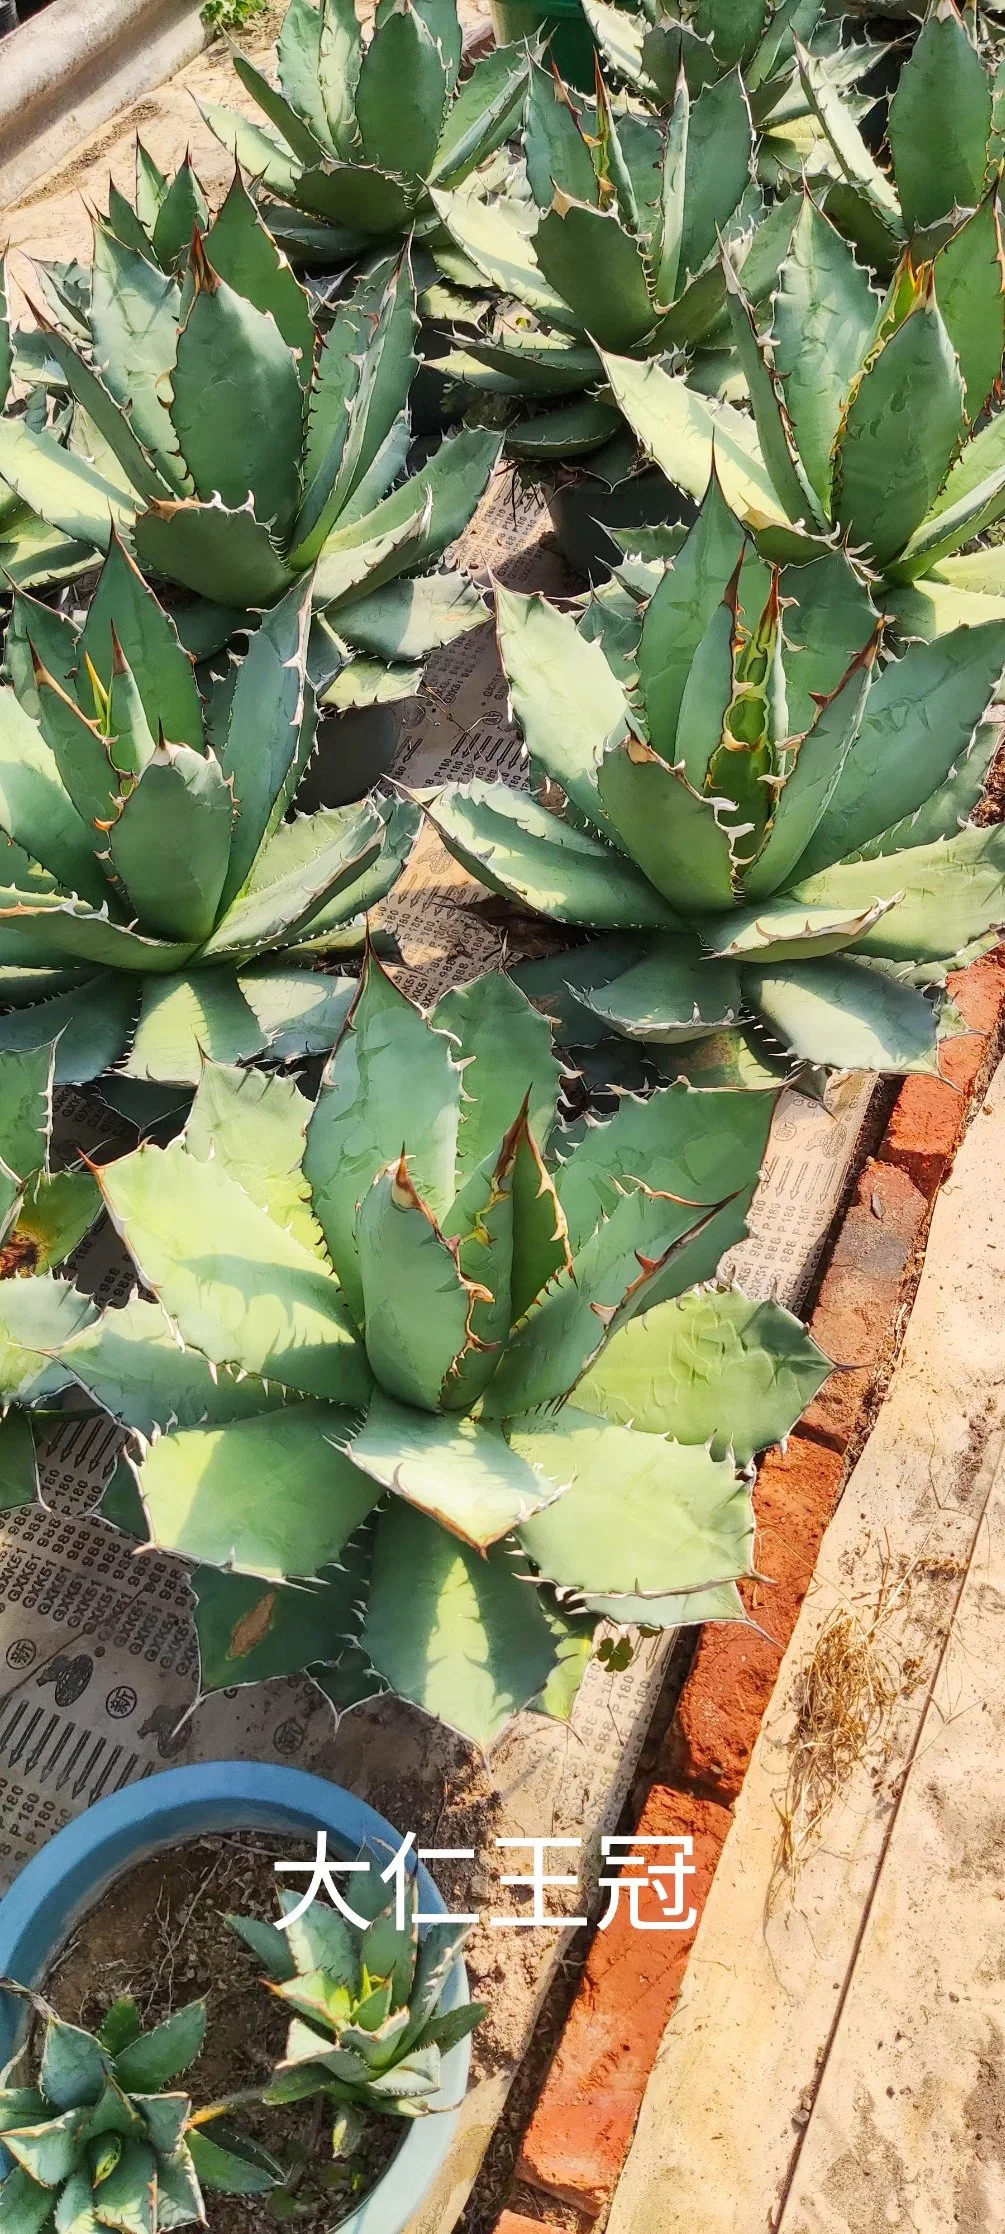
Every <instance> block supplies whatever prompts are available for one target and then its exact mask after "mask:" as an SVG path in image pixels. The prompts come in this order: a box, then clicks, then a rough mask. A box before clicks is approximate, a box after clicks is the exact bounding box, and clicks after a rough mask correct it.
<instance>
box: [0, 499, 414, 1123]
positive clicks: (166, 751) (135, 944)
mask: <svg viewBox="0 0 1005 2234" xmlns="http://www.w3.org/2000/svg"><path fill="white" fill-rule="evenodd" d="M310 625H311V579H310V576H309V575H307V576H305V577H304V579H303V581H302V582H300V583H298V584H295V586H294V587H293V589H291V590H289V591H287V593H286V595H285V597H283V598H282V599H281V600H280V602H279V604H278V605H276V606H274V607H273V609H272V611H271V612H270V613H268V614H266V616H265V618H264V619H263V621H262V623H261V625H260V627H259V628H258V629H257V630H256V632H255V633H254V634H253V636H252V638H251V643H250V648H249V650H248V652H247V655H246V657H245V658H244V660H243V661H242V662H241V664H240V665H239V666H238V667H237V668H236V669H233V670H231V671H230V672H229V674H228V677H227V679H226V683H225V686H224V687H223V688H222V689H221V690H220V691H219V692H218V693H217V695H216V698H215V700H214V701H213V702H212V703H211V706H210V713H209V726H208V727H207V716H206V714H205V713H204V710H203V705H202V702H201V700H200V696H199V691H198V689H197V686H196V681H195V675H194V671H193V666H192V661H191V659H190V658H189V656H188V654H187V653H186V652H185V651H183V649H182V646H181V644H180V643H179V640H178V636H177V633H176V631H175V629H174V626H173V623H172V621H171V619H170V616H169V615H168V614H167V613H166V612H165V611H164V610H163V608H162V607H161V606H160V605H159V604H158V602H157V599H156V598H155V596H154V595H153V592H152V590H151V589H150V588H149V587H148V585H147V584H146V582H145V581H144V580H143V578H142V576H141V575H140V573H139V572H138V570H137V568H136V567H135V566H134V564H133V562H132V560H131V559H130V558H129V556H128V554H127V552H126V551H125V549H124V548H123V545H122V544H121V543H120V542H119V540H118V539H117V537H115V536H114V535H113V537H112V541H111V546H110V549H109V554H108V557H107V559H106V560H105V563H104V566H103V568H102V570H101V575H100V578H99V581H98V586H97V589H96V591H95V595H94V597H93V599H92V602H91V605H90V609H89V611H88V614H87V618H86V620H85V622H84V625H83V627H82V628H78V627H77V626H76V625H75V623H74V622H73V621H71V620H70V619H69V618H68V617H67V616H66V615H64V614H62V613H59V612H56V611H54V610H53V609H52V608H51V607H50V606H47V605H45V604H42V603H40V602H38V601H36V600H35V599H33V598H29V597H28V596H27V595H26V594H25V593H23V592H19V593H18V595H17V597H16V599H15V606H14V617H13V621H12V624H11V628H10V630H9V632H8V639H7V665H8V669H9V671H10V673H11V675H12V677H13V687H11V686H5V687H3V688H0V829H2V831H3V833H4V836H3V845H4V847H5V852H6V860H5V866H4V872H3V885H2V888H0V999H2V1000H3V1001H4V1002H5V1003H7V1004H10V1006H9V1013H8V1014H7V1015H5V1016H4V1017H2V1018H0V1048H11V1049H26V1048H32V1047H37V1046H40V1045H45V1044H48V1043H49V1042H50V1041H52V1040H53V1039H55V1038H56V1035H57V1034H58V1035H59V1038H58V1049H57V1057H56V1077H57V1079H58V1080H59V1081H60V1082H61V1083H64V1082H67V1081H74V1080H75V1081H80V1080H84V1079H90V1078H95V1077H97V1076H98V1075H99V1074H100V1073H101V1072H103V1071H108V1070H111V1069H117V1070H119V1071H121V1072H122V1073H123V1074H124V1076H125V1077H126V1078H128V1079H131V1080H141V1079H146V1080H160V1081H176V1082H177V1081H182V1082H184V1081H188V1082H190V1083H191V1084H194V1083H195V1082H196V1081H197V1079H198V1077H199V1073H200V1068H201V1064H202V1060H203V1057H204V1056H205V1055H213V1054H215V1055H217V1056H222V1057H224V1058H225V1059H226V1060H227V1061H230V1062H236V1061H244V1060H248V1059H251V1058H253V1057H255V1056H261V1055H266V1056H268V1057H269V1058H271V1059H272V1060H273V1061H286V1060H288V1059H292V1058H301V1057H304V1056H306V1055H308V1054H311V1053H318V1052H321V1051H325V1050H327V1049H328V1048H329V1047H330V1046H332V1044H333V1042H334V1039H335V1036H336V1033H337V1030H338V1027H339V1025H340V1024H341V1021H342V1019H343V1017H344V1015H345V1009H346V1006H347V1003H348V1000H349V998H350V995H351V991H352V986H351V983H350V981H349V980H348V979H344V978H338V977H331V976H324V975H319V974H316V973H315V971H314V968H313V963H314V960H315V957H317V956H323V955H325V954H330V953H333V952H338V951H339V950H340V949H341V950H342V951H345V949H346V947H347V945H348V946H349V947H350V948H351V946H352V944H353V939H354V936H355V935H354V934H352V933H350V934H349V935H348V937H347V932H346V926H347V925H349V924H351V923H352V920H353V918H358V917H360V916H361V915H362V913H363V912H364V911H365V910H366V908H368V907H369V906H370V905H371V904H372V903H373V902H374V901H375V900H377V899H378V898H379V897H380V896H381V895H382V894H383V893H384V892H386V891H387V890H388V889H389V887H390V885H391V884H392V883H393V882H394V879H395V877H396V876H397V874H398V871H399V869H400V867H401V865H402V862H403V860H404V858H405V855H406V854H407V852H408V849H409V846H410V843H411V838H412V834H413V820H412V817H411V810H410V809H408V808H407V807H405V808H404V809H403V808H402V807H400V806H399V807H390V806H387V805H376V804H372V803H370V804H364V805H361V806H359V807H353V808H327V809H324V810H323V811H321V812H319V813H317V814H313V815H304V816H300V817H299V818H298V819H296V820H292V821H290V820H286V819H284V817H285V816H286V815H287V811H288V809H289V808H290V806H291V803H292V801H293V799H294V796H295V793H296V789H297V785H298V783H299V781H300V778H301V775H302V773H303V771H304V769H305V767H306V766H307V763H308V761H309V759H310V756H311V753H312V750H313V747H314V737H315V727H316V710H315V704H314V696H313V692H312V689H311V686H310V683H309V680H308V676H307V653H308V641H309V631H310Z"/></svg>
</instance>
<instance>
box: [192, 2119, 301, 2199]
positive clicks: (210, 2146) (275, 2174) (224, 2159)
mask: <svg viewBox="0 0 1005 2234" xmlns="http://www.w3.org/2000/svg"><path fill="white" fill-rule="evenodd" d="M186 2146H187V2148H188V2151H189V2154H190V2156H191V2159H192V2163H193V2165H194V2167H195V2172H196V2176H197V2178H198V2180H199V2183H200V2185H201V2186H202V2187H208V2188H212V2189H214V2191H216V2192H218V2193H219V2194H221V2195H266V2194H268V2191H269V2189H270V2188H274V2187H279V2186H281V2184H282V2174H281V2170H280V2167H279V2166H278V2165H277V2164H273V2166H272V2169H271V2170H269V2169H268V2167H267V2166H266V2165H264V2164H261V2163H257V2162H255V2161H253V2160H252V2159H251V2158H250V2157H246V2156H239V2155H238V2154H237V2152H236V2150H234V2149H225V2148H223V2147H222V2146H221V2144H220V2142H219V2141H211V2140H210V2138H209V2135H208V2133H203V2132H202V2131H201V2130H200V2129H193V2130H190V2131H189V2135H188V2140H187V2143H186Z"/></svg>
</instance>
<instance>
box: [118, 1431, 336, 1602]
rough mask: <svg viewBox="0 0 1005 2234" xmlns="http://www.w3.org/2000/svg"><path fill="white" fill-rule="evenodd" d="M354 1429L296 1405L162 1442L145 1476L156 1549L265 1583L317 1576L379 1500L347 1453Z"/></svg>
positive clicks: (146, 1460)
mask: <svg viewBox="0 0 1005 2234" xmlns="http://www.w3.org/2000/svg"><path fill="white" fill-rule="evenodd" d="M349 1425H350V1415H348V1414H347V1413H345V1412H340V1411H339V1409H338V1408H337V1407H333V1406H331V1405H328V1404H309V1403H308V1404H290V1405H287V1406H286V1407H285V1409H284V1410H282V1411H277V1412H269V1413H266V1414H264V1415H263V1416H262V1417H261V1418H259V1419H248V1420H237V1421H233V1422H231V1423H230V1424H229V1425H227V1426H224V1427H192V1428H183V1429H179V1430H177V1431H175V1432H172V1433H171V1434H167V1435H161V1436H159V1437H158V1438H157V1440H156V1441H155V1442H152V1443H151V1444H149V1446H148V1447H147V1450H146V1452H145V1454H144V1456H143V1458H142V1461H141V1462H140V1464H139V1466H138V1468H137V1479H138V1481H139V1485H140V1492H141V1495H142V1497H143V1503H144V1507H145V1510H146V1514H147V1518H148V1520H149V1523H150V1529H151V1537H152V1540H153V1542H154V1543H156V1544H159V1545H160V1546H161V1548H162V1549H163V1550H165V1551H172V1552H177V1553H180V1554H181V1555H182V1556H183V1557H184V1558H189V1559H196V1560H200V1561H204V1562H206V1563H207V1564H208V1565H210V1566H216V1567H234V1568H236V1569H237V1571H238V1573H243V1574H255V1575H262V1576H264V1577H265V1578H266V1579H276V1580H280V1581H281V1580H283V1579H284V1578H285V1577H286V1576H294V1577H296V1576H300V1575H303V1576H310V1575H314V1574H316V1573H317V1572H318V1569H319V1568H322V1567H325V1566H327V1565H329V1564H330V1563H331V1562H332V1561H333V1560H334V1559H337V1558H338V1555H339V1553H340V1551H341V1550H342V1548H343V1546H344V1545H345V1544H346V1543H347V1542H348V1540H349V1538H350V1536H352V1535H353V1534H354V1533H355V1530H356V1529H357V1528H358V1527H359V1524H360V1522H361V1521H362V1520H364V1519H365V1518H366V1515H367V1513H368V1512H369V1511H370V1510H371V1508H372V1506H373V1505H374V1503H375V1502H376V1492H375V1491H374V1488H373V1484H372V1483H371V1482H370V1481H368V1479H367V1477H366V1475H365V1474H362V1473H360V1472H359V1470H358V1469H357V1468H356V1467H355V1466H354V1465H353V1464H352V1462H351V1460H350V1459H349V1458H347V1457H346V1455H345V1448H344V1446H345V1438H346V1434H347V1430H348V1428H349Z"/></svg>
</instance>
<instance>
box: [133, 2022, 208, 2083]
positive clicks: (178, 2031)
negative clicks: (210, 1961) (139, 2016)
mask: <svg viewBox="0 0 1005 2234" xmlns="http://www.w3.org/2000/svg"><path fill="white" fill-rule="evenodd" d="M205 2034H206V2004H205V2002H204V2001H190V2002H187V2003H186V2004H185V2006H184V2007H183V2008H181V2009H176V2010H175V2012H174V2014H173V2016H170V2017H166V2018H165V2019H164V2021H163V2023H161V2024H157V2025H154V2026H153V2027H152V2029H151V2030H150V2031H149V2032H144V2033H141V2034H140V2035H139V2036H138V2037H137V2038H136V2039H135V2040H131V2041H130V2042H129V2044H128V2046H127V2047H125V2048H123V2049H122V2050H121V2051H120V2053H119V2054H118V2055H117V2056H116V2058H115V2076H116V2078H117V2080H118V2082H119V2085H120V2086H121V2087H124V2088H125V2089H126V2092H127V2093H128V2094H154V2093H159V2092H160V2090H161V2089H162V2088H163V2087H165V2086H166V2084H167V2082H168V2080H169V2079H176V2078H177V2077H178V2076H179V2073H180V2072H182V2071H187V2069H188V2066H189V2064H190V2063H193V2062H194V2061H195V2058H196V2056H197V2055H198V2053H199V2050H200V2048H201V2047H202V2044H203V2040H204V2038H205Z"/></svg>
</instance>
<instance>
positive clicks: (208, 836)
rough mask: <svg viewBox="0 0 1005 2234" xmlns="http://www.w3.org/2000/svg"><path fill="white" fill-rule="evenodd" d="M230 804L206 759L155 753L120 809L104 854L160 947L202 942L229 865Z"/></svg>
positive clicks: (215, 766)
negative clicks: (168, 942) (159, 939)
mask: <svg viewBox="0 0 1005 2234" xmlns="http://www.w3.org/2000/svg"><path fill="white" fill-rule="evenodd" d="M233 820H234V800H233V796H232V793H231V789H230V785H229V784H228V782H227V780H226V777H225V776H224V774H223V772H222V770H221V768H220V765H219V762H218V761H217V760H216V759H215V758H214V756H213V754H212V753H199V752H193V751H192V748H191V746H190V745H161V746H160V747H158V749H157V751H156V752H155V753H154V754H153V757H152V758H151V759H150V760H149V761H148V763H147V765H146V767H145V768H144V769H143V772H142V774H141V776H140V778H139V781H138V782H137V783H136V784H135V785H134V786H133V788H132V790H131V791H130V793H129V795H128V797H127V798H126V800H125V803H124V805H122V806H121V809H120V812H119V813H118V815H117V817H116V819H115V821H114V823H113V825H112V829H111V831H110V832H109V839H108V846H109V852H110V854H111V858H112V862H113V864H114V867H115V871H116V874H117V876H118V877H119V878H120V879H121V881H122V884H123V886H124V888H125V891H126V893H127V894H128V896H129V898H130V900H131V901H132V904H133V908H134V910H135V913H136V915H137V917H138V918H139V920H140V921H142V922H143V924H144V925H145V926H146V927H148V928H149V929H150V930H151V931H153V932H155V933H156V934H157V935H158V936H160V937H163V938H166V939H182V940H186V939H192V940H193V941H199V940H202V939H206V938H208V937H209V934H210V932H211V931H212V928H213V925H214V922H215V921H216V915H217V910H218V907H219V904H220V895H221V893H222V891H223V883H224V878H225V876H226V873H227V862H228V860H229V857H230V833H231V829H232V826H233Z"/></svg>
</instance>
